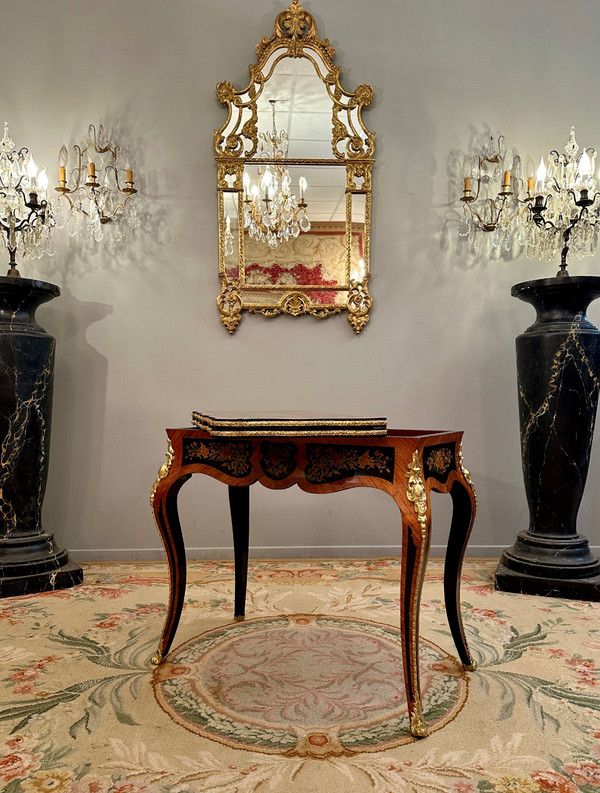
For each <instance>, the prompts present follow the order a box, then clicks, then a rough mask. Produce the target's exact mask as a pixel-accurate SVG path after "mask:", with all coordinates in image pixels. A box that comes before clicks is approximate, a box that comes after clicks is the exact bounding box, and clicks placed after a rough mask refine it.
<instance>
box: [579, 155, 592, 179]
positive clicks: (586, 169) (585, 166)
mask: <svg viewBox="0 0 600 793" xmlns="http://www.w3.org/2000/svg"><path fill="white" fill-rule="evenodd" d="M591 172H592V162H591V160H590V157H589V154H588V153H587V151H586V150H585V149H584V150H583V153H582V155H581V157H580V158H579V176H580V177H581V178H583V179H585V178H587V177H588V176H589V175H590V174H591Z"/></svg>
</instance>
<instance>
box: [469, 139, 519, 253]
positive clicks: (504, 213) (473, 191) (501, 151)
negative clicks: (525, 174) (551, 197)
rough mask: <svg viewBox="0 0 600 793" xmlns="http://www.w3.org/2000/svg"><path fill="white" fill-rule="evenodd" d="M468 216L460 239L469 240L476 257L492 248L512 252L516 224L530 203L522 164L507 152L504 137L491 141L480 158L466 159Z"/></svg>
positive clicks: (477, 155) (474, 156) (477, 156)
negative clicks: (523, 187) (523, 183)
mask: <svg viewBox="0 0 600 793" xmlns="http://www.w3.org/2000/svg"><path fill="white" fill-rule="evenodd" d="M463 179H464V182H463V185H464V189H463V195H462V196H461V198H460V200H461V201H462V202H463V207H464V214H463V218H462V221H461V223H460V225H459V230H458V233H459V236H460V237H466V238H467V240H468V242H469V246H470V247H471V249H472V250H473V252H474V253H483V252H484V248H487V247H489V239H486V235H487V234H490V235H491V242H492V245H493V247H494V248H495V249H496V250H497V251H498V252H502V251H504V252H509V251H511V250H512V247H513V241H514V224H515V220H516V219H517V217H518V216H519V213H520V212H521V210H522V207H523V204H524V203H526V202H527V201H528V200H530V199H528V198H527V197H525V198H524V199H522V198H520V197H519V196H520V192H522V191H521V190H520V185H521V160H520V158H519V157H518V156H513V154H512V153H511V152H508V151H506V150H505V148H504V138H503V136H502V135H500V136H499V137H498V139H497V140H494V138H490V140H489V142H488V144H487V146H485V147H484V148H483V150H482V151H481V152H480V153H479V154H476V155H473V156H469V155H467V156H466V157H465V161H464V166H463Z"/></svg>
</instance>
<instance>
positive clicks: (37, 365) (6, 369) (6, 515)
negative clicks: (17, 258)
mask: <svg viewBox="0 0 600 793" xmlns="http://www.w3.org/2000/svg"><path fill="white" fill-rule="evenodd" d="M59 294H60V289H59V288H58V287H57V286H55V285H54V284H48V283H45V282H43V281H33V280H30V279H28V278H8V277H0V444H1V447H0V597H8V596H11V595H26V594H31V593H36V592H44V591H47V590H52V589H64V588H66V587H70V586H74V585H75V584H80V583H81V582H82V580H83V572H82V570H81V567H80V566H79V565H77V564H75V563H74V562H71V561H69V554H68V552H67V551H66V550H65V549H64V548H61V547H60V546H58V545H57V544H56V542H55V541H54V538H53V536H52V534H48V533H47V532H45V531H44V530H43V529H42V503H43V500H44V493H45V489H46V479H47V476H48V455H49V450H50V422H51V416H52V388H53V383H54V348H55V341H54V339H53V338H52V336H50V335H49V334H48V333H46V331H45V330H44V329H43V328H42V327H40V325H38V323H37V322H36V320H35V311H36V309H37V307H38V306H39V305H40V304H41V303H45V302H47V301H48V300H52V298H54V297H57V296H58V295H59Z"/></svg>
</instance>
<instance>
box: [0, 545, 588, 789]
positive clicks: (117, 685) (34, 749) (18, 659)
mask: <svg viewBox="0 0 600 793" xmlns="http://www.w3.org/2000/svg"><path fill="white" fill-rule="evenodd" d="M494 566H495V565H493V564H491V563H468V562H467V564H466V566H465V576H464V582H463V598H464V602H463V613H464V619H465V626H466V630H467V636H468V640H469V643H470V647H471V650H472V652H473V653H474V656H475V657H476V658H477V660H478V661H479V669H478V670H477V671H476V672H474V673H471V674H470V675H469V686H470V691H469V697H468V699H467V702H466V705H465V706H464V708H463V711H462V712H461V713H460V714H459V715H458V716H457V718H456V719H455V720H454V721H453V722H451V723H450V724H448V725H447V726H446V727H444V728H443V729H442V730H440V731H439V732H437V733H434V734H433V735H431V736H430V737H428V738H426V739H425V740H423V741H415V742H414V743H411V744H408V745H405V746H401V747H398V748H397V749H394V750H389V751H388V750H384V751H379V752H362V753H360V754H355V755H352V756H348V757H346V756H336V757H329V758H327V761H326V762H324V761H320V760H318V759H313V758H303V757H288V756H286V754H285V751H286V749H285V746H284V745H282V747H281V753H279V754H265V753H261V752H260V751H253V750H251V749H250V748H249V749H248V750H235V749H231V748H229V747H223V746H221V745H220V744H218V743H216V742H211V741H208V740H202V739H200V738H199V737H198V736H197V735H194V734H191V733H188V732H187V731H186V730H184V729H183V728H181V727H179V726H178V725H175V724H173V723H172V722H169V720H168V718H167V717H166V715H165V714H164V713H163V712H162V711H161V710H160V708H159V707H158V705H157V703H156V702H155V701H154V698H153V695H152V692H151V687H150V682H149V680H150V674H151V673H150V670H149V666H148V659H149V657H150V655H152V652H153V651H154V650H155V649H156V642H157V638H158V635H159V634H160V630H161V628H162V622H163V618H164V603H165V602H166V599H167V588H168V587H167V579H166V576H165V568H164V565H146V566H140V565H130V566H119V567H116V566H113V567H109V566H102V565H98V566H90V569H89V570H88V572H87V574H86V582H87V581H89V582H90V583H89V585H88V584H87V583H86V585H85V586H83V587H80V588H78V589H75V590H66V591H63V592H57V593H46V594H45V595H40V596H28V597H23V598H15V599H11V600H10V602H9V601H6V602H4V603H0V624H1V625H2V628H3V642H2V647H1V648H0V670H1V672H0V700H1V701H0V789H2V790H3V791H5V793H26V792H29V793H31V792H32V791H33V793H43V791H49V790H52V791H55V793H56V792H57V791H58V793H267V792H268V793H296V791H298V793H307V791H310V792H311V793H312V792H313V791H315V792H316V793H322V791H323V792H324V791H325V790H329V789H331V790H336V792H337V793H350V791H352V793H390V792H391V793H422V792H424V791H427V793H430V792H433V793H511V792H512V791H518V793H578V792H579V793H599V791H600V673H599V670H598V666H597V664H596V660H595V659H597V658H598V652H599V650H600V619H599V617H600V605H598V604H591V603H579V602H574V601H564V600H552V599H545V598H523V597H520V596H515V595H508V594H505V593H496V592H494V591H493V587H492V575H493V571H494ZM189 567H190V570H189V581H190V583H189V587H188V599H187V601H186V603H187V608H186V610H185V611H184V618H183V620H182V624H181V628H180V633H181V636H178V638H179V640H180V641H184V640H186V639H189V638H190V637H192V636H194V635H197V634H199V633H201V632H203V631H205V630H207V629H208V628H216V627H217V626H218V625H220V624H225V622H228V621H229V620H230V618H231V615H230V614H228V613H227V612H228V610H229V607H230V604H231V602H232V594H233V565H232V564H231V563H230V562H214V563H213V562H201V563H197V564H193V565H190V566H189ZM399 576H400V565H399V562H397V561H396V560H367V561H360V560H348V561H329V560H328V561H323V562H320V561H315V560H310V561H308V562H307V561H305V562H285V563H279V562H262V561H259V562H256V563H252V565H251V569H250V575H249V587H250V592H249V600H248V603H249V613H250V614H251V616H252V617H259V616H269V617H272V616H275V615H276V613H277V610H278V612H279V614H283V615H285V614H296V613H305V614H330V615H331V616H332V618H333V619H335V618H336V617H342V616H345V617H350V618H352V617H354V618H363V619H367V620H375V621H377V622H381V623H383V624H387V625H390V626H396V625H397V624H398V619H399V612H398V608H399V583H398V582H399ZM442 576H443V568H442V565H441V564H439V563H430V565H429V567H428V569H427V575H426V583H425V590H424V597H423V604H422V610H421V633H422V635H423V636H425V637H431V638H432V639H434V641H436V642H442V641H443V642H444V648H445V649H447V651H448V652H454V650H453V647H452V643H451V641H450V639H449V637H448V629H447V624H446V622H445V614H444V610H443V602H442V599H441V598H442V596H441V591H442V588H441V581H442ZM100 599H102V600H110V601H111V606H112V603H117V602H118V607H117V608H116V609H114V610H112V611H110V610H109V611H107V609H106V608H102V607H101V606H100V603H99V600H100ZM242 625H243V624H242ZM242 629H243V628H242V627H240V630H242ZM48 659H53V660H48ZM447 693H448V695H449V692H447ZM445 695H446V694H445V693H444V692H441V693H440V691H438V696H440V697H441V698H440V701H439V703H434V704H433V705H432V703H429V706H430V707H437V706H438V705H439V707H440V708H443V707H444V696H445ZM196 704H197V703H196ZM187 707H189V709H190V712H192V711H193V707H194V703H193V702H191V701H190V702H188V703H187ZM232 723H233V721H232ZM221 727H222V725H221ZM259 733H260V729H259V728H257V734H256V737H257V740H258V744H256V746H257V748H258V746H259V745H260V735H259ZM249 737H250V738H251V736H249ZM75 739H76V740H75ZM457 746H459V747H460V748H458V749H457V748H456V747H457ZM463 747H465V748H463ZM467 747H468V748H467ZM321 780H322V782H321ZM321 784H322V787H321Z"/></svg>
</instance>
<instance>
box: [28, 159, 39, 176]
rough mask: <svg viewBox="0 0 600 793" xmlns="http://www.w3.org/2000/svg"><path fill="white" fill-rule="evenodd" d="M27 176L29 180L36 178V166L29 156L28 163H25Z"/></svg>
mask: <svg viewBox="0 0 600 793" xmlns="http://www.w3.org/2000/svg"><path fill="white" fill-rule="evenodd" d="M27 176H28V177H29V178H30V179H35V177H36V176H37V166H36V164H35V161H34V159H33V157H31V156H30V157H29V162H28V163H27Z"/></svg>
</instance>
